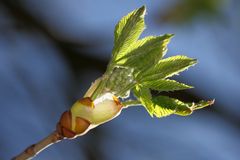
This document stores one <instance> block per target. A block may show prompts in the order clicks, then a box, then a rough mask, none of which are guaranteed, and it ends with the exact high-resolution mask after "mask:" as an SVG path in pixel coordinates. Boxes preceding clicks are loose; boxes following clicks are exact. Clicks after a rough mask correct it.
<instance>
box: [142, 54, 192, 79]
mask: <svg viewBox="0 0 240 160" xmlns="http://www.w3.org/2000/svg"><path fill="white" fill-rule="evenodd" d="M196 63H197V60H196V59H192V58H189V57H186V56H182V55H178V56H172V57H169V58H166V59H162V60H160V61H159V62H158V63H157V64H156V65H155V66H153V67H151V68H149V69H148V70H147V71H146V72H144V73H142V74H140V75H139V76H138V77H137V80H138V81H139V82H140V83H143V82H147V81H155V80H158V79H163V78H167V77H171V76H173V75H176V74H178V73H180V72H182V71H184V70H186V69H188V68H189V67H190V66H193V65H195V64H196Z"/></svg>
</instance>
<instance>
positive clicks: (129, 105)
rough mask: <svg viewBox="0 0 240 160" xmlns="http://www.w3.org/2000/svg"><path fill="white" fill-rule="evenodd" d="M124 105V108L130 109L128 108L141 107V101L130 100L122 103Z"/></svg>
mask: <svg viewBox="0 0 240 160" xmlns="http://www.w3.org/2000/svg"><path fill="white" fill-rule="evenodd" d="M122 105H123V107H124V108H128V107H133V106H138V105H141V102H140V101H139V100H129V101H125V102H122Z"/></svg>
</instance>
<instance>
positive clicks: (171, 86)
mask: <svg viewBox="0 0 240 160" xmlns="http://www.w3.org/2000/svg"><path fill="white" fill-rule="evenodd" d="M142 85H143V86H144V87H146V88H151V89H153V90H158V91H176V90H184V89H190V88H193V86H188V85H186V84H183V83H179V82H177V81H174V80H170V79H158V80H155V81H146V82H144V83H142Z"/></svg>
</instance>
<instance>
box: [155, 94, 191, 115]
mask: <svg viewBox="0 0 240 160" xmlns="http://www.w3.org/2000/svg"><path fill="white" fill-rule="evenodd" d="M153 105H154V115H155V116H156V117H158V118H160V117H165V116H168V115H170V114H178V115H181V116H186V115H189V114H191V113H192V109H191V108H190V107H189V106H188V104H185V103H183V102H182V101H179V100H177V99H174V98H169V97H167V96H158V97H154V98H153Z"/></svg>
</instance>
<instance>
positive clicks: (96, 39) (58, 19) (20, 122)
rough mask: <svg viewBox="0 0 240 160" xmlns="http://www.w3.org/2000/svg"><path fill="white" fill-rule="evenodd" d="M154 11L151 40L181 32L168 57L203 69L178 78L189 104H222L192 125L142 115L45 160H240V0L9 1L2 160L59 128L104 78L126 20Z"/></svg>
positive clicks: (3, 23) (0, 40)
mask: <svg viewBox="0 0 240 160" xmlns="http://www.w3.org/2000/svg"><path fill="white" fill-rule="evenodd" d="M144 4H145V5H146V6H147V16H146V25H147V29H146V30H145V32H144V34H143V35H142V36H147V35H160V34H164V33H174V34H175V37H174V38H173V39H172V41H171V43H170V45H169V51H168V53H167V55H166V56H172V55H177V54H184V55H187V56H189V57H194V58H197V59H198V60H199V64H198V65H197V66H195V67H193V68H190V69H189V70H188V71H187V72H184V73H182V74H181V76H177V77H176V79H178V80H179V81H181V82H185V83H188V84H190V85H193V86H195V89H192V90H189V91H184V92H174V93H169V94H171V96H173V97H176V98H179V99H181V100H185V101H198V100H200V99H205V100H208V99H213V98H215V99H216V103H215V104H214V105H213V106H211V107H209V108H206V109H203V110H200V111H197V112H195V113H194V114H193V115H191V116H189V117H178V116H170V117H166V118H162V119H157V118H154V119H153V118H151V117H150V116H149V115H148V113H147V112H146V111H145V109H144V108H142V107H132V108H129V109H127V110H124V111H123V112H122V114H121V116H119V117H118V118H117V119H114V120H113V121H111V122H109V123H106V124H105V125H102V126H100V127H98V128H96V129H94V130H92V131H91V132H89V133H88V134H87V135H85V136H83V137H80V138H78V139H75V140H70V141H67V140H66V141H63V142H61V143H58V144H56V145H53V146H51V147H50V148H48V149H47V150H45V151H43V152H42V153H41V154H39V156H37V157H36V158H35V159H36V160H48V159H49V160H50V159H58V160H65V159H71V160H101V159H102V160H123V159H127V160H128V159H131V160H156V159H159V160H171V159H174V160H176V159H177V160H192V159H195V160H202V159H209V160H212V159H218V160H226V159H227V160H237V159H239V157H240V106H239V104H240V83H239V81H240V69H239V68H240V63H239V59H240V54H239V52H240V44H239V42H240V38H239V37H240V18H239V17H240V1H238V0H151V1H149V0H141V1H129V0H121V1H120V0H116V1H111V0H102V1H93V0H51V1H49V0H41V1H37V0H1V1H0V107H1V108H0V109H1V111H0V113H1V116H0V124H1V129H0V159H2V160H5V159H6V160H7V159H10V158H11V157H13V156H14V155H16V154H18V153H19V152H21V151H22V150H23V149H24V148H25V147H27V146H29V145H30V144H33V143H35V142H37V141H39V140H40V139H42V138H43V137H45V136H46V135H48V134H49V133H50V132H51V131H53V129H54V128H55V124H56V122H57V121H58V119H59V117H60V115H61V114H62V112H63V111H65V110H67V109H69V107H70V106H71V105H72V104H73V102H74V101H75V100H76V99H78V98H80V97H82V96H83V94H84V92H85V91H86V90H87V89H88V87H89V86H90V84H91V82H92V81H94V80H95V79H96V78H98V77H99V76H101V75H102V74H103V72H104V70H105V68H106V65H107V62H108V60H109V58H110V55H111V49H112V47H113V31H114V27H115V24H116V23H117V22H118V20H120V18H121V17H122V16H124V15H126V14H127V13H129V12H130V11H132V10H134V9H136V8H139V7H140V6H142V5H144Z"/></svg>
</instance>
